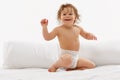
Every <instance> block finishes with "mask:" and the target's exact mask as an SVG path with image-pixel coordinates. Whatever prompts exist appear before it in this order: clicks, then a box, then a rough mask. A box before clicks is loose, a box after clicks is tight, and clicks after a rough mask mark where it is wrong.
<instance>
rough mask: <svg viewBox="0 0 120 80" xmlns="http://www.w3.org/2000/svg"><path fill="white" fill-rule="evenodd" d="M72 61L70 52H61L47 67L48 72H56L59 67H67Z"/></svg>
mask: <svg viewBox="0 0 120 80" xmlns="http://www.w3.org/2000/svg"><path fill="white" fill-rule="evenodd" d="M71 63H72V56H71V55H70V54H63V55H61V56H60V58H59V59H58V60H57V61H56V62H55V63H54V64H53V65H52V66H51V67H50V68H49V69H48V71H49V72H56V70H57V69H58V68H60V67H64V68H68V67H69V66H70V65H71Z"/></svg>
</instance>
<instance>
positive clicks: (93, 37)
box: [88, 33, 97, 40]
mask: <svg viewBox="0 0 120 80" xmlns="http://www.w3.org/2000/svg"><path fill="white" fill-rule="evenodd" d="M88 39H89V40H97V37H96V36H95V35H93V34H92V33H89V36H88Z"/></svg>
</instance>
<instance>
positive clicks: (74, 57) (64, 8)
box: [40, 4, 97, 72]
mask: <svg viewBox="0 0 120 80" xmlns="http://www.w3.org/2000/svg"><path fill="white" fill-rule="evenodd" d="M57 18H58V20H59V21H60V23H61V25H59V26H57V27H56V28H54V29H53V30H52V31H51V32H48V29H47V25H48V20H47V19H42V20H41V22H40V23H41V26H42V33H43V37H44V39H45V40H47V41H49V40H52V39H54V38H55V37H56V36H57V38H58V41H59V45H60V48H61V55H60V57H59V59H58V60H57V61H56V62H55V63H54V64H52V65H51V66H50V67H49V69H48V71H49V72H56V70H57V69H58V68H61V67H62V68H65V69H66V70H84V69H90V68H94V67H95V64H94V63H93V62H92V61H90V60H88V59H86V58H79V56H78V54H79V49H80V42H79V35H80V36H82V37H83V38H85V39H88V40H97V38H96V36H94V35H93V34H92V33H89V32H86V31H85V30H84V29H83V28H82V27H81V26H78V25H76V24H75V23H76V21H77V20H79V14H78V11H77V9H76V8H75V6H73V5H72V4H62V5H61V7H60V9H59V10H58V14H57Z"/></svg>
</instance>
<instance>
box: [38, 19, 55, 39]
mask: <svg viewBox="0 0 120 80" xmlns="http://www.w3.org/2000/svg"><path fill="white" fill-rule="evenodd" d="M40 23H41V26H42V33H43V37H44V39H45V40H47V41H48V40H52V39H54V38H55V37H56V35H57V31H56V30H57V28H55V29H54V30H53V31H51V32H50V33H49V32H48V29H47V25H48V20H47V19H42V20H41V22H40Z"/></svg>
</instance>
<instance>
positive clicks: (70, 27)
mask: <svg viewBox="0 0 120 80" xmlns="http://www.w3.org/2000/svg"><path fill="white" fill-rule="evenodd" d="M63 27H64V28H66V29H72V28H73V27H74V25H63Z"/></svg>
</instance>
